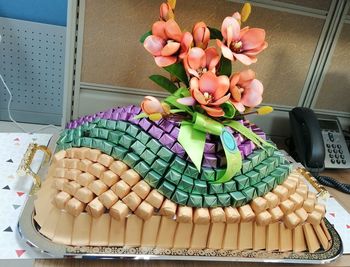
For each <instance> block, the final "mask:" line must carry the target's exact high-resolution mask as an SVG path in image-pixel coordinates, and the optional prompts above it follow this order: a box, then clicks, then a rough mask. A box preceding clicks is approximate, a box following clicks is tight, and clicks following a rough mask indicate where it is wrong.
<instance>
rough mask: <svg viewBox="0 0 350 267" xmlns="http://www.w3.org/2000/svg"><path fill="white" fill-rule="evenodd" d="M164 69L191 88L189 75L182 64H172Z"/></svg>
mask: <svg viewBox="0 0 350 267" xmlns="http://www.w3.org/2000/svg"><path fill="white" fill-rule="evenodd" d="M164 69H165V70H166V71H167V72H169V73H170V74H172V75H174V76H175V77H176V78H178V79H179V80H180V81H181V82H183V83H184V84H186V86H189V83H188V77H187V73H186V71H185V68H184V66H183V65H182V64H181V63H175V64H172V65H170V66H167V67H164Z"/></svg>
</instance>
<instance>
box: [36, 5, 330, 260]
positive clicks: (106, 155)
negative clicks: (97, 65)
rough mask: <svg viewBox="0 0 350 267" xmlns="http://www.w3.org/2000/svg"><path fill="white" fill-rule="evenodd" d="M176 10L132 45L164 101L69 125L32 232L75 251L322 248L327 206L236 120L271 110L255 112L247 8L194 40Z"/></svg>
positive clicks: (254, 31) (253, 38) (256, 46)
mask: <svg viewBox="0 0 350 267" xmlns="http://www.w3.org/2000/svg"><path fill="white" fill-rule="evenodd" d="M174 10H175V1H174V0H168V2H166V3H163V4H161V6H160V16H159V20H158V21H156V22H155V23H154V24H153V25H152V29H151V30H150V31H149V32H147V33H145V34H144V35H143V36H142V37H141V39H140V41H141V43H142V44H143V46H144V48H145V49H146V50H147V51H148V52H149V53H150V54H151V55H152V56H153V58H154V61H155V63H156V64H157V66H159V67H160V68H163V69H164V70H165V71H166V72H167V73H168V74H169V76H168V77H165V76H161V75H152V76H150V79H151V80H152V81H154V82H155V83H156V84H158V85H159V86H161V87H162V88H164V89H165V90H167V91H168V92H169V93H170V95H169V96H168V97H166V98H165V99H164V100H162V101H159V100H158V99H156V98H154V97H152V96H146V97H145V98H144V100H143V101H142V103H141V107H138V106H134V105H129V106H125V107H116V108H110V109H108V110H106V111H103V112H98V113H96V114H92V115H87V116H83V117H81V118H78V119H76V120H74V121H71V122H70V123H68V125H67V127H66V128H67V129H66V130H65V131H64V132H63V133H62V134H61V136H60V138H59V140H58V142H57V150H58V152H57V153H56V154H55V155H54V156H53V160H52V164H51V167H50V172H49V173H50V176H49V177H48V178H47V179H46V180H45V181H44V182H43V185H42V189H40V190H39V192H38V194H37V199H36V200H35V203H34V206H35V217H34V220H35V222H36V225H37V226H38V229H39V232H40V233H41V235H43V236H45V237H47V238H48V239H49V240H51V241H52V242H54V243H58V244H64V245H66V246H68V247H69V253H73V254H74V253H75V254H81V253H84V254H86V253H92V254H94V255H95V254H96V253H97V254H99V253H100V254H105V253H107V254H114V253H116V254H132V255H136V254H142V255H145V254H150V255H172V256H174V255H175V256H176V255H181V256H194V255H195V256H208V257H211V256H220V257H226V256H228V257H245V258H259V257H260V258H269V259H270V258H271V257H272V258H274V259H278V258H279V259H281V258H288V259H292V258H299V259H301V258H303V257H307V256H305V254H298V255H297V254H293V253H292V252H301V251H308V252H315V251H318V250H319V249H320V248H323V250H322V252H324V251H326V250H328V249H329V248H330V247H331V245H332V238H331V235H330V233H329V231H328V226H327V225H326V222H325V220H324V216H325V207H324V205H322V204H319V203H318V202H317V198H316V194H315V193H312V192H310V191H309V190H308V186H307V184H306V183H305V181H304V179H303V176H302V174H301V173H299V172H298V171H296V170H293V168H292V165H291V164H290V163H289V162H288V160H287V159H286V157H285V155H284V154H283V153H282V152H281V151H279V150H277V148H276V147H275V145H274V144H273V143H272V142H271V141H270V140H267V138H266V135H265V133H264V132H263V131H262V130H261V129H260V128H259V127H258V126H257V125H255V124H253V123H251V122H249V121H248V120H246V119H245V115H248V114H257V115H264V114H267V113H269V112H271V111H272V108H271V107H269V106H260V107H259V105H260V104H261V101H262V93H263V85H262V83H261V82H260V81H259V80H258V79H256V75H255V73H254V71H253V70H251V69H249V67H246V66H249V65H251V64H253V63H255V62H256V61H257V58H256V57H257V56H258V54H259V53H260V52H262V51H263V50H264V49H265V48H266V47H267V43H266V41H265V31H264V30H263V29H259V28H250V27H248V26H245V25H244V24H245V23H246V21H247V19H248V17H249V14H250V11H251V6H250V5H249V4H245V5H244V6H243V9H242V11H241V12H240V13H238V12H235V13H233V14H232V15H230V16H228V17H226V18H225V19H224V20H223V22H222V25H221V28H220V29H216V28H214V27H209V26H208V25H206V24H205V23H204V22H198V23H196V24H195V25H194V26H193V29H192V32H184V31H181V28H180V26H179V25H178V24H177V22H176V21H175V15H174V12H175V11H174ZM237 61H239V62H241V63H243V65H244V66H245V67H243V69H242V70H240V71H239V70H238V69H235V66H237V64H235V63H237ZM266 251H269V254H264V253H266ZM271 251H278V252H277V253H274V254H271V253H270V252H271ZM279 252H288V253H287V254H283V253H279ZM289 252H290V253H289ZM332 255H333V254H332ZM175 256H174V257H175Z"/></svg>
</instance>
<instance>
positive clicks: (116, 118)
mask: <svg viewBox="0 0 350 267" xmlns="http://www.w3.org/2000/svg"><path fill="white" fill-rule="evenodd" d="M111 119H113V120H116V121H117V120H119V112H118V111H114V112H113V113H112V117H111Z"/></svg>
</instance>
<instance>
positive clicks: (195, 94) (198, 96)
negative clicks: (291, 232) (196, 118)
mask: <svg viewBox="0 0 350 267" xmlns="http://www.w3.org/2000/svg"><path fill="white" fill-rule="evenodd" d="M191 94H192V97H193V98H194V99H196V101H197V102H198V103H199V104H202V105H206V104H207V101H206V100H205V97H204V95H203V94H202V93H201V92H200V91H199V90H197V89H191Z"/></svg>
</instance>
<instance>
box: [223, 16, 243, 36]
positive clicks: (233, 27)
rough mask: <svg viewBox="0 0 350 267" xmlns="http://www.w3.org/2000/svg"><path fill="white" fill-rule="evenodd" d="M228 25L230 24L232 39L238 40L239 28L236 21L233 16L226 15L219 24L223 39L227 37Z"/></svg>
mask: <svg viewBox="0 0 350 267" xmlns="http://www.w3.org/2000/svg"><path fill="white" fill-rule="evenodd" d="M228 26H230V35H231V36H232V38H233V40H238V38H239V32H240V28H241V27H240V25H239V23H238V21H237V20H236V19H235V18H233V17H226V18H225V19H224V21H223V22H222V25H221V33H222V36H223V37H224V39H225V40H227V37H228V32H227V31H228Z"/></svg>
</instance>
